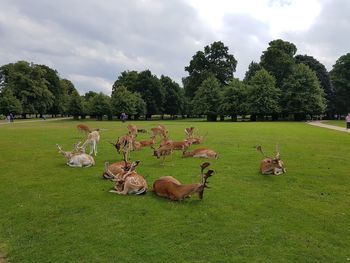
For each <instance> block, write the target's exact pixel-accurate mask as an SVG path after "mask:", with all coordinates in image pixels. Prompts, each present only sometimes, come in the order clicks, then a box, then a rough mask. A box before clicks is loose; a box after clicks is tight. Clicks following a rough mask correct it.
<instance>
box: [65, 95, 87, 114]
mask: <svg viewBox="0 0 350 263" xmlns="http://www.w3.org/2000/svg"><path fill="white" fill-rule="evenodd" d="M67 113H68V114H70V115H72V116H73V117H74V119H75V120H77V119H79V116H81V115H84V114H85V113H84V107H83V98H82V97H80V95H79V93H78V92H76V91H74V92H73V93H72V94H71V95H70V97H69V100H68V105H67Z"/></svg>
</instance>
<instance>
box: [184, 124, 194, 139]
mask: <svg viewBox="0 0 350 263" xmlns="http://www.w3.org/2000/svg"><path fill="white" fill-rule="evenodd" d="M193 130H194V127H189V128H185V135H186V138H191V137H193Z"/></svg>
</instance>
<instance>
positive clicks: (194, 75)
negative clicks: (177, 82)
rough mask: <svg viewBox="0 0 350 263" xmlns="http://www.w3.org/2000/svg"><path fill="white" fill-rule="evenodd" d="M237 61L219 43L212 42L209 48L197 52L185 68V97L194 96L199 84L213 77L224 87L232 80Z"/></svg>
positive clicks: (222, 44) (226, 48)
mask: <svg viewBox="0 0 350 263" xmlns="http://www.w3.org/2000/svg"><path fill="white" fill-rule="evenodd" d="M236 66H237V60H236V59H235V57H234V56H233V55H231V54H229V53H228V47H226V46H225V45H224V43H222V42H221V41H217V42H213V43H212V44H211V45H210V46H205V47H204V52H203V51H198V52H197V53H196V54H195V55H194V56H193V57H192V60H191V61H190V65H189V66H187V67H185V70H186V71H187V72H188V73H189V76H188V77H186V78H185V79H183V84H184V87H185V95H186V96H188V97H189V98H191V99H192V98H193V97H194V96H195V93H196V91H197V90H198V88H199V86H200V85H201V83H202V82H203V81H204V80H205V79H207V78H208V77H210V76H211V75H213V76H214V77H215V78H216V79H217V80H218V81H219V83H220V84H221V85H226V84H228V83H229V81H231V80H232V79H233V73H234V72H235V71H236Z"/></svg>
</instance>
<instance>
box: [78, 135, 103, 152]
mask: <svg viewBox="0 0 350 263" xmlns="http://www.w3.org/2000/svg"><path fill="white" fill-rule="evenodd" d="M99 130H100V129H96V130H95V131H92V132H90V133H89V134H88V136H87V138H86V141H85V142H84V143H83V145H82V146H81V148H82V149H84V151H85V149H86V146H87V145H90V155H92V154H94V155H95V156H96V155H97V143H98V142H99V140H100V133H99Z"/></svg>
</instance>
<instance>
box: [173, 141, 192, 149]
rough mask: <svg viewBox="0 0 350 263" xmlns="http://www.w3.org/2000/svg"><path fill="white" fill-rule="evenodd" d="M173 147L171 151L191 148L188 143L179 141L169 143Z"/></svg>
mask: <svg viewBox="0 0 350 263" xmlns="http://www.w3.org/2000/svg"><path fill="white" fill-rule="evenodd" d="M169 145H171V146H172V147H173V150H182V151H185V150H187V149H188V147H190V146H191V144H190V143H189V142H187V141H186V140H185V141H180V142H171V143H169Z"/></svg>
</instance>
